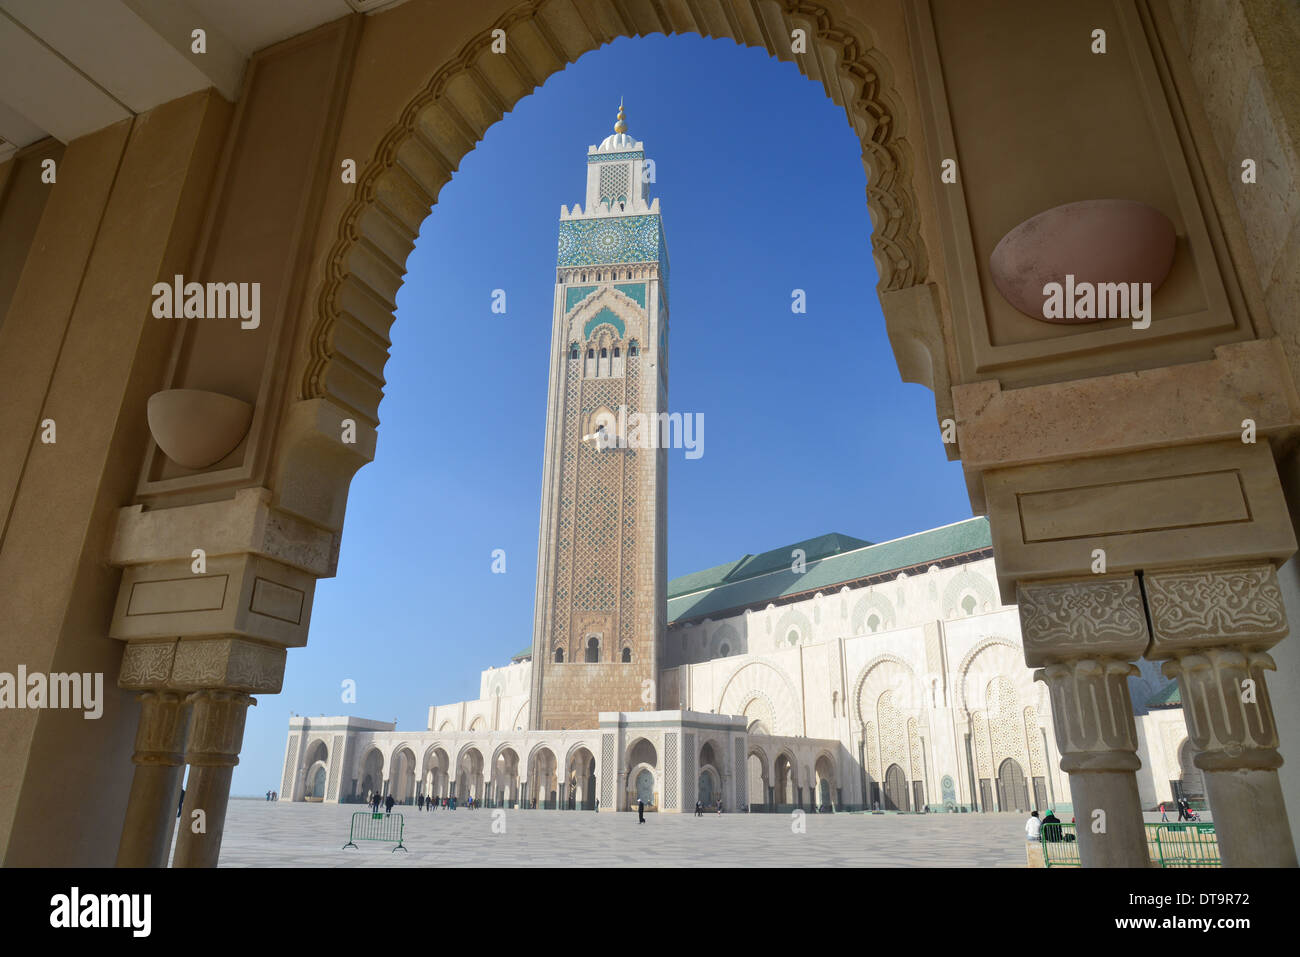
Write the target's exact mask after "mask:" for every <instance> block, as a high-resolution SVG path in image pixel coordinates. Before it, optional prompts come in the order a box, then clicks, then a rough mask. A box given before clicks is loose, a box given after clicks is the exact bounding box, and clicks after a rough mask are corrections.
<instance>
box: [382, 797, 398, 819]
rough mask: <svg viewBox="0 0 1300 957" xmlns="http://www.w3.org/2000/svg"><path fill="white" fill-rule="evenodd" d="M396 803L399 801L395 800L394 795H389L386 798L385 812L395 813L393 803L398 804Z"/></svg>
mask: <svg viewBox="0 0 1300 957" xmlns="http://www.w3.org/2000/svg"><path fill="white" fill-rule="evenodd" d="M396 803H397V802H396V801H394V800H393V796H392V795H391V794H390V795H388V797H386V798H384V813H385V814H392V813H393V805H394V804H396Z"/></svg>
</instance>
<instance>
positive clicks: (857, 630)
mask: <svg viewBox="0 0 1300 957" xmlns="http://www.w3.org/2000/svg"><path fill="white" fill-rule="evenodd" d="M872 611H876V612H878V613H879V615H880V628H879V629H877V630H879V631H888V630H889V629H891V628H893V627H894V625H895V623H896V622H897V621H898V613H897V612H896V611H895V610H894V603H893V602H892V601H890V600H889V599H888V598H886V597H885V596H884V595H883V594H882V593H880V592H878V591H872V592H871V593H870V594H866V595H863V596H862V597H861V598H859V599H858V600H857V601H856V602H855V603H854V605H853V613H852V616H851V617H850V619H849V628H850V634H853V635H861V634H864V632H863V631H862V629H863V627H865V625H866V622H867V617H868V615H869V614H870V613H871V612H872Z"/></svg>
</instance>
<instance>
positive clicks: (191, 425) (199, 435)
mask: <svg viewBox="0 0 1300 957" xmlns="http://www.w3.org/2000/svg"><path fill="white" fill-rule="evenodd" d="M148 416H149V431H150V432H152V433H153V439H154V441H155V442H157V443H158V448H160V449H162V450H163V453H164V454H165V455H166V456H167V457H168V458H169V459H171V460H172V461H173V462H175V463H176V464H177V465H183V466H184V467H185V468H187V469H205V468H207V467H208V466H210V465H215V464H216V463H218V462H220V461H221V460H222V459H224V458H225V457H226V456H227V455H229V454H230V453H231V452H233V451H234V450H235V447H236V446H237V445H239V443H240V442H241V441H242V440H243V438H244V435H245V434H246V433H247V432H248V426H249V425H250V424H251V423H252V421H253V407H252V406H251V405H249V404H248V403H247V402H245V401H243V400H242V399H235V398H231V397H230V396H228V395H222V394H221V393H220V392H207V391H205V390H203V389H168V390H166V391H165V392H156V393H154V394H153V395H151V396H150V397H149V407H148Z"/></svg>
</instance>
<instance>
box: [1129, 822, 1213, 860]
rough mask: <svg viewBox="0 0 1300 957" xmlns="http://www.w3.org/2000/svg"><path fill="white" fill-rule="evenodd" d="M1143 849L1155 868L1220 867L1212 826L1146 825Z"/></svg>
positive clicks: (1194, 823)
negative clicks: (1147, 850) (1149, 851)
mask: <svg viewBox="0 0 1300 957" xmlns="http://www.w3.org/2000/svg"><path fill="white" fill-rule="evenodd" d="M1152 832H1154V835H1153V833H1152ZM1153 837H1154V839H1153ZM1147 847H1148V848H1150V849H1151V851H1152V853H1151V863H1152V864H1154V865H1156V866H1157V867H1222V866H1223V864H1222V862H1221V861H1220V860H1219V835H1218V834H1216V833H1215V831H1214V825H1213V824H1198V823H1196V822H1192V823H1189V824H1148V825H1147Z"/></svg>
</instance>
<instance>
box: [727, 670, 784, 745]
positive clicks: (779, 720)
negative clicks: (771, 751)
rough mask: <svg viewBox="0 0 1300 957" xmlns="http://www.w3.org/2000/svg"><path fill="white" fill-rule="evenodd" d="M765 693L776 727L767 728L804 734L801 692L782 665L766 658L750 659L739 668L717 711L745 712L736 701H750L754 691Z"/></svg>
mask: <svg viewBox="0 0 1300 957" xmlns="http://www.w3.org/2000/svg"><path fill="white" fill-rule="evenodd" d="M755 692H758V693H761V694H762V695H764V696H765V697H766V699H767V701H768V704H769V705H770V706H771V707H772V722H773V724H774V725H775V727H772V728H770V729H768V730H769V731H770V732H771V733H772V734H774V735H778V736H780V735H792V734H802V733H803V729H802V727H801V726H800V722H798V721H797V720H796V717H795V716H796V715H798V714H800V713H801V708H800V705H799V695H798V694H797V693H796V692H795V690H794V686H793V685H791V684H790V679H789V678H787V677H786V676H785V675H784V674H783V673H782V672H781V670H780V669H778V668H776V667H774V666H772V665H770V664H768V663H767V662H765V661H751V662H749V663H748V664H746V665H744V666H743V667H741V668H738V669H737V670H736V672H735V674H733V675H732V676H731V677H730V678H728V679H727V683H726V684H725V685H723V687H722V694H720V695H719V696H718V709H717V710H718V714H743V713H744V711H743V710H737V708H736V704H737V703H738V702H744V703H745V704H748V703H749V702H750V701H752V700H753V697H754V693H755Z"/></svg>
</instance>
